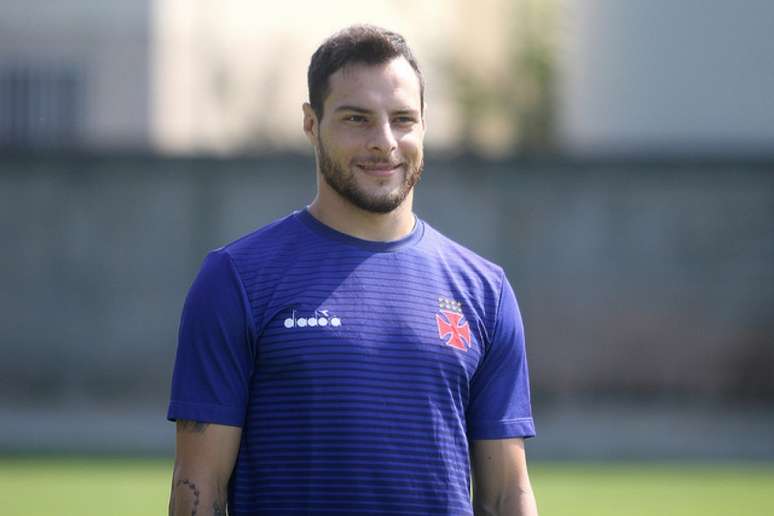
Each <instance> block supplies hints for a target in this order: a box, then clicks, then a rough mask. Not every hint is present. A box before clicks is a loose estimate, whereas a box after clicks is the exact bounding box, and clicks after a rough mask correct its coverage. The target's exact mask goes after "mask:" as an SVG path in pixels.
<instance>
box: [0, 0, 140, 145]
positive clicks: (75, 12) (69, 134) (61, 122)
mask: <svg viewBox="0 0 774 516" xmlns="http://www.w3.org/2000/svg"><path fill="white" fill-rule="evenodd" d="M150 20H151V1H150V0H111V1H109V2H94V1H90V0H73V1H69V2H45V1H42V0H29V1H26V2H18V1H14V0H0V147H9V146H10V147H31V148H93V149H116V148H119V149H127V148H130V149H135V148H147V147H148V146H149V145H150V144H151V138H150V136H151V131H150V128H151V110H150V102H151V98H152V92H151V82H150V72H151V70H150V67H149V66H148V64H149V62H150V59H151V52H152V46H151V35H152V34H151V30H150V29H151V26H150Z"/></svg>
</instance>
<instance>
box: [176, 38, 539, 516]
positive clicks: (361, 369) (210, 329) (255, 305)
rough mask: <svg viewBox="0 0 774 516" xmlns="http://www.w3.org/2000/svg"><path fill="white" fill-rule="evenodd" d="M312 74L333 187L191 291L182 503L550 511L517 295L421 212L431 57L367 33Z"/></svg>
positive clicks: (186, 313) (212, 257) (181, 351)
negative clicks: (534, 466)
mask: <svg viewBox="0 0 774 516" xmlns="http://www.w3.org/2000/svg"><path fill="white" fill-rule="evenodd" d="M308 82H309V103H307V104H304V106H303V111H304V132H305V133H306V135H307V137H308V139H309V141H310V143H311V144H312V146H313V147H314V150H315V157H316V163H317V168H316V176H317V195H316V197H315V199H314V200H313V201H312V203H311V204H310V205H309V206H308V207H307V208H305V209H303V210H300V211H297V212H294V213H292V214H291V215H289V216H287V217H285V218H283V219H280V220H278V221H276V222H274V223H272V224H269V225H268V226H265V227H263V228H261V229H258V230H257V231H255V232H253V233H251V234H249V235H247V236H245V237H243V238H241V239H239V240H237V241H235V242H233V243H231V244H229V245H227V246H225V247H222V248H220V249H218V250H215V251H213V252H211V253H210V254H209V255H208V256H207V258H206V259H205V261H204V264H203V266H202V269H201V271H200V272H199V275H198V276H197V278H196V280H195V281H194V284H193V286H192V287H191V290H190V292H189V294H188V297H187V299H186V303H185V307H184V309H183V315H182V321H181V325H180V337H179V343H178V351H177V359H176V363H175V370H174V376H173V381H172V397H171V401H170V404H169V412H168V418H169V419H170V420H175V421H177V450H176V460H175V470H174V475H173V481H172V494H171V497H170V514H186V515H190V514H197V515H203V514H226V510H228V514H231V515H248V514H271V515H274V514H417V515H425V514H448V515H457V514H460V515H463V514H464V515H470V514H476V515H480V514H494V515H509V516H510V515H529V516H533V515H536V514H537V509H536V508H535V499H534V496H533V494H532V489H531V486H530V482H529V477H528V475H527V467H526V458H525V453H524V438H528V437H532V436H533V435H534V425H533V421H532V415H531V406H530V396H529V381H528V373H527V363H526V355H525V349H524V332H523V326H522V322H521V316H520V314H519V309H518V306H517V304H516V299H515V297H514V294H513V291H512V289H511V287H510V285H509V283H508V281H507V279H506V278H505V275H504V273H503V271H502V269H501V268H500V267H498V266H496V265H494V264H492V263H490V262H488V261H486V260H484V259H483V258H481V257H479V256H477V255H475V254H474V253H473V252H471V251H469V250H467V249H465V248H463V247H462V246H460V245H458V244H456V243H454V242H452V241H450V240H449V239H447V238H446V237H444V236H443V235H441V234H440V233H438V232H437V231H435V230H434V229H433V228H432V227H430V226H429V225H428V224H427V223H425V222H424V221H422V220H420V219H418V218H417V217H416V216H415V215H414V213H413V211H412V205H413V192H414V186H415V185H416V184H417V182H418V181H419V179H420V177H421V175H422V167H423V146H422V145H423V139H424V133H425V122H424V80H423V77H422V73H421V70H420V68H419V66H418V64H417V62H416V59H415V58H414V55H413V53H412V52H411V50H410V49H409V47H408V46H407V45H406V42H405V41H404V40H403V38H402V37H401V36H400V35H398V34H395V33H392V32H389V31H386V30H383V29H380V28H377V27H372V26H354V27H350V28H347V29H345V30H343V31H341V32H339V33H337V34H335V35H334V36H332V37H331V38H329V39H328V40H326V41H325V42H324V43H323V45H322V46H321V47H320V48H319V49H318V50H317V51H316V52H315V54H314V55H313V56H312V60H311V64H310V66H309V73H308ZM471 477H472V478H471ZM471 482H472V486H473V497H472V500H471V496H470V488H471Z"/></svg>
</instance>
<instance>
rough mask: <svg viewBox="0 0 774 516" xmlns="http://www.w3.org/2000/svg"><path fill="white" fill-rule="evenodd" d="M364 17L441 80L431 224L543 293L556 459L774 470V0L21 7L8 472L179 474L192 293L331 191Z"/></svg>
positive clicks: (425, 189)
mask: <svg viewBox="0 0 774 516" xmlns="http://www.w3.org/2000/svg"><path fill="white" fill-rule="evenodd" d="M355 22H369V23H375V24H378V25H381V26H385V27H388V28H391V29H393V30H396V31H398V32H401V33H402V34H403V35H404V36H406V38H407V40H408V41H409V44H410V45H412V47H413V48H414V50H415V52H416V53H417V55H418V57H419V60H420V63H421V64H422V65H423V67H424V70H425V75H426V81H427V91H426V104H427V115H426V116H427V123H428V134H427V139H426V146H427V157H426V169H425V175H424V178H423V181H422V183H421V184H420V185H419V186H418V190H417V201H416V211H417V212H418V214H419V215H420V216H421V217H423V218H424V219H426V220H427V221H429V222H430V223H431V224H432V225H434V226H435V227H436V228H438V229H440V230H441V231H443V232H445V233H446V234H447V235H449V236H451V237H452V238H454V239H456V240H458V241H459V242H461V243H463V244H464V245H466V246H468V247H470V248H472V249H474V250H475V251H477V252H478V253H479V254H481V255H483V256H485V257H487V258H490V259H492V260H494V261H496V262H498V263H500V264H501V265H503V267H504V268H505V269H506V272H507V273H508V276H509V278H510V280H511V282H512V284H513V286H514V289H515V291H516V294H517V296H518V298H519V302H520V305H521V308H522V311H523V315H524V319H525V325H526V330H527V345H528V355H529V363H530V368H531V378H532V385H533V405H534V413H535V418H536V424H537V429H538V438H537V439H535V440H533V441H531V442H529V445H528V450H529V454H530V457H531V458H534V459H535V460H538V461H539V460H541V459H542V460H591V461H605V460H620V459H627V460H699V461H718V460H720V461H756V462H762V463H771V461H774V94H773V93H772V92H774V65H772V55H774V38H772V37H771V29H772V26H774V25H773V23H774V4H772V3H771V2H768V1H766V0H748V1H745V2H744V3H739V2H733V1H731V0H722V1H718V2H704V1H701V0H682V1H680V2H674V1H670V0H649V1H639V0H624V1H621V0H476V1H473V0H424V1H421V2H419V1H414V0H392V1H369V2H362V1H355V0H352V1H343V0H342V1H333V2H311V1H302V0H284V1H283V2H256V1H254V0H219V1H214V0H199V1H197V2H190V1H184V0H110V1H104V2H96V1H91V0H71V1H69V2H60V3H56V2H54V3H52V2H43V1H41V0H28V1H27V2H23V3H22V2H18V1H14V0H0V241H1V242H2V249H3V252H2V253H1V254H0V264H1V265H0V313H2V316H1V317H0V454H5V455H20V454H22V455H23V454H30V453H32V454H49V453H54V454H62V453H67V454H82V453H89V454H95V453H97V454H129V455H132V454H135V455H136V454H141V455H151V456H159V457H171V455H172V453H173V449H174V426H173V425H172V424H171V423H167V422H166V421H165V410H166V403H167V399H168V389H169V384H170V379H171V371H172V364H173V358H174V353H175V347H176V333H177V324H178V320H179V314H180V310H181V307H182V303H183V299H184V296H185V294H186V291H187V289H188V287H189V286H190V284H191V281H192V280H193V277H194V275H195V274H196V271H197V270H198V268H199V265H200V263H201V260H202V258H203V257H204V255H205V253H206V252H207V251H208V250H209V249H213V248H215V247H218V246H220V245H223V244H225V243H227V242H229V241H231V240H233V239H235V238H237V237H239V236H240V235H242V234H244V233H247V232H249V231H251V230H253V229H255V228H257V227H259V226H261V225H263V224H265V223H267V222H270V221H272V220H274V219H276V218H279V217H282V216H284V215H286V214H287V213H288V212H290V211H292V210H294V209H299V208H301V207H303V206H304V205H305V204H306V203H308V202H309V201H310V200H311V198H312V196H313V193H314V176H313V170H314V169H313V167H314V164H313V156H312V153H311V149H310V148H308V145H307V142H306V140H305V138H304V136H303V133H302V130H301V120H302V115H301V104H302V102H304V101H305V100H306V95H307V92H306V67H307V65H308V61H309V57H310V56H311V54H312V52H313V51H314V50H315V48H316V47H317V46H318V45H319V44H320V43H321V41H322V40H323V39H324V38H325V37H326V36H328V35H329V34H331V33H333V32H334V31H336V30H338V29H339V28H341V27H343V26H345V25H348V24H350V23H355Z"/></svg>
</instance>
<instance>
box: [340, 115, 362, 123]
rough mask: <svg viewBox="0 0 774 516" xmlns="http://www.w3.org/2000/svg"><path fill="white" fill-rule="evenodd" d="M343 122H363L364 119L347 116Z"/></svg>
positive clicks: (360, 116) (356, 116)
mask: <svg viewBox="0 0 774 516" xmlns="http://www.w3.org/2000/svg"><path fill="white" fill-rule="evenodd" d="M344 120H345V121H347V122H365V117H364V116H363V115H347V116H346V117H344Z"/></svg>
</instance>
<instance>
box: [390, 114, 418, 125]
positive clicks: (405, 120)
mask: <svg viewBox="0 0 774 516" xmlns="http://www.w3.org/2000/svg"><path fill="white" fill-rule="evenodd" d="M395 122H396V123H398V124H400V125H409V124H413V123H416V119H415V118H414V117H413V116H399V117H397V118H396V119H395Z"/></svg>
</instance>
